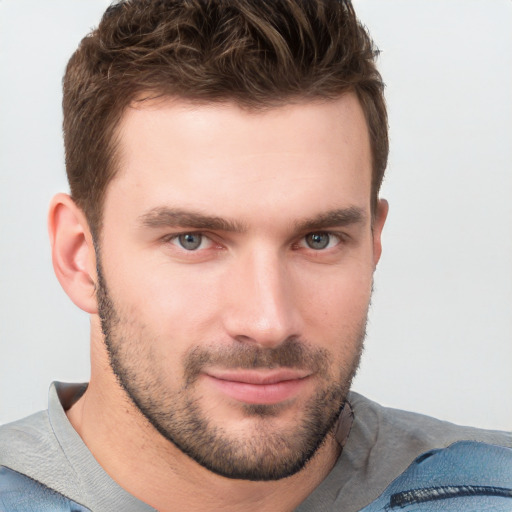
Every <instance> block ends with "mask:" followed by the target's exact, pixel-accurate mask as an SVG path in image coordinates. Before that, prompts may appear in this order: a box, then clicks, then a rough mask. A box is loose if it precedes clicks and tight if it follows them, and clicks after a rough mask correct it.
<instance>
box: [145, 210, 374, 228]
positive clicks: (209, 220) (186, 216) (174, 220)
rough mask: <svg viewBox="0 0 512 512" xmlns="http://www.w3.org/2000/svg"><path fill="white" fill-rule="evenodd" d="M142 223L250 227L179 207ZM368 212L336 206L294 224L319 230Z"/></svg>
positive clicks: (359, 219) (151, 213)
mask: <svg viewBox="0 0 512 512" xmlns="http://www.w3.org/2000/svg"><path fill="white" fill-rule="evenodd" d="M139 220H140V223H141V225H142V226H144V227H148V228H162V227H166V228H178V227H179V228H191V229H208V230H212V231H228V232H236V233H243V232H245V231H247V226H246V225H245V224H244V223H242V222H238V221H234V220H230V219H225V218H222V217H216V216H212V215H205V214H203V213H200V212H196V211H192V210H183V209H179V208H167V207H157V208H153V209H152V210H150V211H148V212H147V213H144V214H143V215H141V216H140V217H139ZM365 220H366V213H365V211H364V210H363V209H362V208H359V207H356V206H350V207H347V208H337V209H335V210H331V211H328V212H325V213H321V214H320V215H316V216H314V217H311V218H308V219H305V220H301V221H298V222H296V223H295V224H294V228H295V230H296V231H297V232H305V231H317V230H322V229H325V228H327V227H342V226H348V225H352V224H362V223H364V221H365Z"/></svg>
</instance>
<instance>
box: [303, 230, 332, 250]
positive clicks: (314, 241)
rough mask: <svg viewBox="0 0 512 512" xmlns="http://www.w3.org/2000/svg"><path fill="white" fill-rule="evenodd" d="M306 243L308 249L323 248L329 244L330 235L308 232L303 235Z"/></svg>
mask: <svg viewBox="0 0 512 512" xmlns="http://www.w3.org/2000/svg"><path fill="white" fill-rule="evenodd" d="M305 240H306V245H307V246H308V247H309V248H310V249H315V250H317V251H319V250H322V249H325V248H326V247H328V246H329V243H330V241H331V235H330V234H329V233H322V232H320V233H309V235H306V237H305Z"/></svg>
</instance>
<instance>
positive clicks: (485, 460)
mask: <svg viewBox="0 0 512 512" xmlns="http://www.w3.org/2000/svg"><path fill="white" fill-rule="evenodd" d="M349 401H350V403H351V405H352V409H353V412H354V423H353V426H352V430H351V432H350V435H349V437H348V440H347V443H346V445H345V447H344V449H343V452H342V455H341V457H340V459H339V461H338V464H337V465H336V466H335V468H334V469H333V471H332V473H331V475H330V477H329V478H328V482H326V484H327V485H328V486H329V487H330V489H331V490H330V492H331V493H332V494H333V495H335V496H336V498H335V500H334V502H335V505H336V507H334V509H335V510H338V509H339V510H361V509H363V507H364V506H367V505H368V504H369V503H372V502H373V501H374V500H376V499H377V498H378V497H379V496H380V495H382V493H383V492H384V490H385V489H387V488H388V487H389V486H390V485H391V484H392V483H393V482H394V481H395V480H396V479H399V478H401V477H402V475H405V474H406V473H407V472H408V471H409V469H410V468H413V467H415V468H416V469H418V468H420V467H421V468H422V469H423V468H425V469H427V468H429V469H430V470H432V474H435V473H436V472H438V471H439V468H440V467H441V466H440V465H439V464H440V462H441V461H444V462H443V463H446V464H448V465H449V464H456V462H454V461H456V460H457V461H459V462H460V461H461V460H463V459H464V460H465V461H474V467H475V468H476V470H477V471H480V472H481V473H485V472H488V473H490V474H494V473H496V471H497V470H496V466H495V465H493V464H495V463H497V461H498V459H499V460H500V461H501V462H500V464H502V465H501V466H498V467H507V464H509V466H508V467H509V468H510V467H511V466H510V460H511V459H510V456H511V453H512V434H511V433H510V432H500V431H492V430H483V429H478V428H473V427H464V426H459V425H454V424H453V423H449V422H446V421H442V420H438V419H436V418H432V417H429V416H425V415H422V414H417V413H413V412H408V411H402V410H398V409H392V408H389V407H383V406H381V405H379V404H377V403H375V402H373V401H371V400H369V399H367V398H365V397H363V396H361V395H359V394H357V393H353V392H352V393H350V395H349ZM432 454H435V456H434V457H431V456H430V455H432ZM498 455H499V457H498ZM497 457H498V458H497ZM417 461H424V462H425V465H421V464H420V465H417V464H416V462H417ZM427 461H428V463H427ZM449 461H451V462H449ZM465 463H466V462H465ZM415 464H416V465H415ZM503 464H504V465H503ZM411 471H412V470H411ZM411 474H412V473H408V475H409V476H411ZM404 478H405V477H404ZM417 484H418V486H419V487H422V485H421V484H420V483H419V481H418V482H417ZM370 510H372V511H373V509H368V511H370ZM375 510H380V509H375ZM415 510H416V509H415ZM417 510H423V509H422V508H418V509H417ZM425 510H428V509H425Z"/></svg>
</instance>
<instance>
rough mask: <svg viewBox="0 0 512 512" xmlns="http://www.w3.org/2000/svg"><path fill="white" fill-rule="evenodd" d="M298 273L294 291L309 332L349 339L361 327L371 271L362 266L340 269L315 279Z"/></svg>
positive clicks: (362, 325)
mask: <svg viewBox="0 0 512 512" xmlns="http://www.w3.org/2000/svg"><path fill="white" fill-rule="evenodd" d="M310 277H311V278H310V279H306V278H305V277H304V276H302V278H301V280H300V282H301V286H300V289H299V291H298V292H297V293H296V296H297V297H300V302H301V310H302V315H303V318H304V319H305V323H306V324H307V325H309V326H314V327H315V329H316V332H315V333H313V335H317V336H319V335H320V336H322V335H323V337H326V336H330V337H333V338H336V339H338V340H339V337H340V335H341V336H343V337H344V338H347V339H349V338H351V335H352V334H353V335H354V336H355V335H356V334H359V332H360V331H361V328H362V327H364V324H365V322H366V316H367V313H368V306H369V302H370V298H371V290H372V271H371V269H369V268H366V266H357V267H356V268H354V267H352V268H340V269H338V271H336V272H335V271H331V272H330V273H329V274H328V275H326V276H324V277H323V278H322V279H319V277H318V276H314V277H313V276H310Z"/></svg>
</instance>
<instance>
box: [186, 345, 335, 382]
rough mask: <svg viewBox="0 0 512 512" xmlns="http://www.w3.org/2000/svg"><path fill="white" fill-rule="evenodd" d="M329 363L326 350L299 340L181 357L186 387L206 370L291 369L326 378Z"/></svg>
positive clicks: (202, 351)
mask: <svg viewBox="0 0 512 512" xmlns="http://www.w3.org/2000/svg"><path fill="white" fill-rule="evenodd" d="M329 361H330V355H329V352H328V351H327V350H325V349H322V348H318V347H316V348H315V347H312V346H311V345H309V344H308V343H306V342H305V341H303V340H300V339H298V338H296V337H290V338H287V339H286V340H285V341H283V342H282V343H280V344H279V345H278V346H276V347H270V348H264V347H261V346H259V345H256V344H255V343H252V342H249V343H241V342H240V343H238V344H237V345H233V346H226V347H215V348H207V347H197V346H196V347H193V348H192V349H190V350H189V351H188V352H187V353H186V354H185V356H184V371H185V378H186V382H187V384H191V383H193V382H194V381H195V380H196V379H197V378H198V377H199V375H200V374H201V373H202V371H203V369H204V368H205V367H208V366H219V367H221V368H224V369H230V370H234V369H244V370H256V369H267V370H270V369H273V368H294V369H298V370H309V371H311V372H313V373H319V374H321V375H326V374H327V372H328V369H329Z"/></svg>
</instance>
